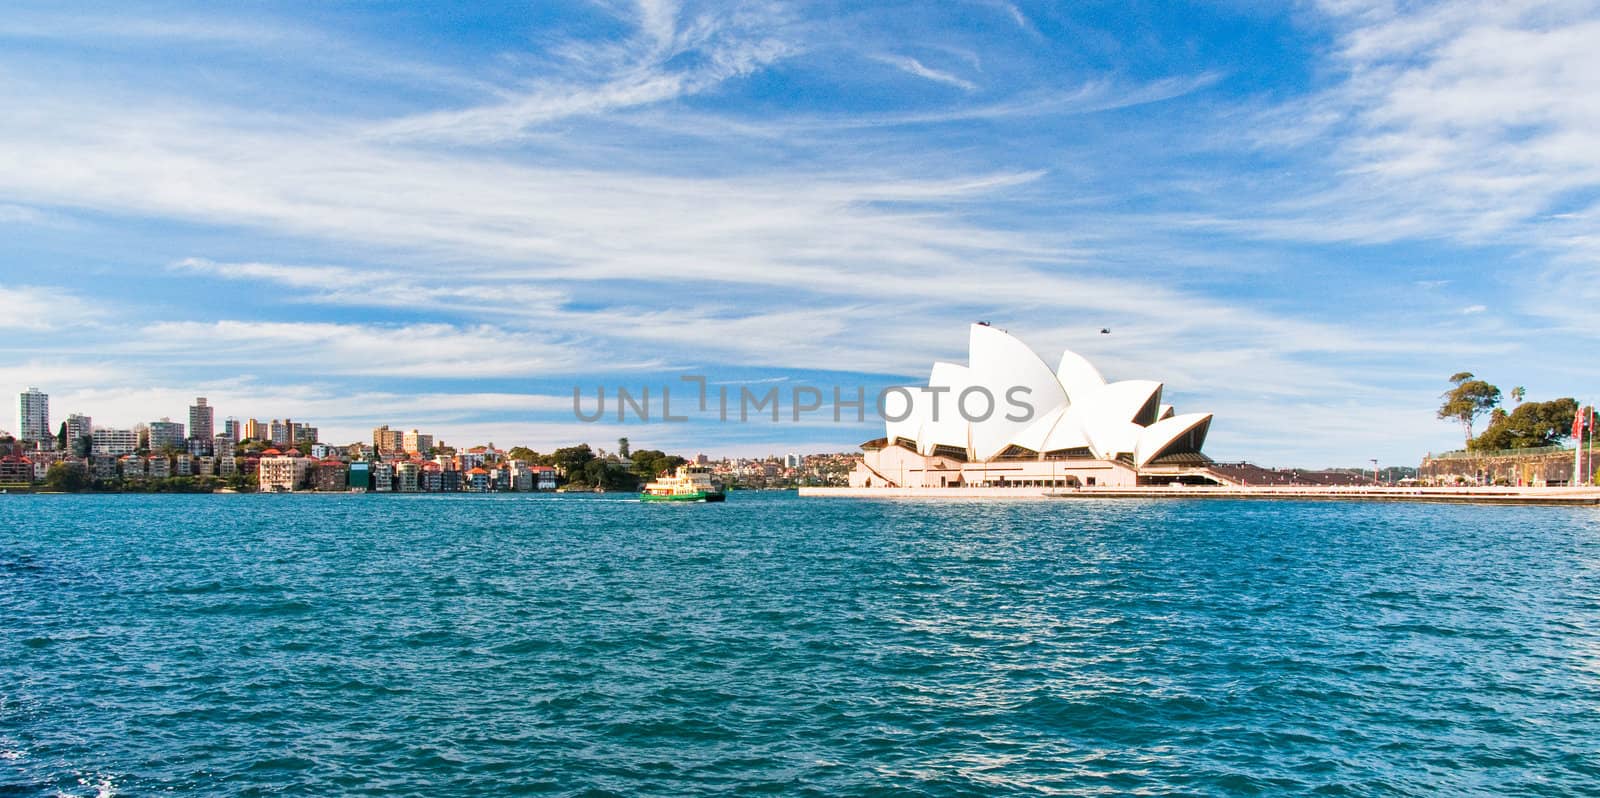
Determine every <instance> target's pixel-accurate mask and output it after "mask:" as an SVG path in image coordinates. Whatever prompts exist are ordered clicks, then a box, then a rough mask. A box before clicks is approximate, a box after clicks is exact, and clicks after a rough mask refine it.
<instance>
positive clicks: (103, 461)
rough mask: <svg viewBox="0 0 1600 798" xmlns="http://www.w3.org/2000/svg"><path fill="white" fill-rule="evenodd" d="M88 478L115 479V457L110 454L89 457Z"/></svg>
mask: <svg viewBox="0 0 1600 798" xmlns="http://www.w3.org/2000/svg"><path fill="white" fill-rule="evenodd" d="M89 476H90V477H91V478H93V479H116V478H117V456H116V455H111V454H91V455H89Z"/></svg>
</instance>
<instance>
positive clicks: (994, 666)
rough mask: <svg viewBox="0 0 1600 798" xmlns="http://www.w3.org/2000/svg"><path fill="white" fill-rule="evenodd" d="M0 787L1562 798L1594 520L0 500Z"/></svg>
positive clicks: (1359, 513) (1437, 509)
mask: <svg viewBox="0 0 1600 798" xmlns="http://www.w3.org/2000/svg"><path fill="white" fill-rule="evenodd" d="M0 629H3V635H0V795H5V796H11V795H57V794H66V795H95V794H101V795H112V794H116V795H144V794H151V793H160V792H174V793H190V794H197V795H318V796H321V795H342V794H385V795H418V796H423V795H426V796H443V795H473V796H477V795H501V794H546V793H548V794H563V795H621V796H634V795H674V796H677V795H702V794H728V793H733V794H761V793H773V794H796V795H803V794H811V795H879V794H885V793H891V794H925V795H967V794H979V793H985V794H1054V793H1065V794H1088V793H1103V794H1118V793H1127V792H1135V791H1142V792H1147V793H1155V794H1163V793H1174V794H1197V793H1198V794H1240V793H1281V792H1287V791H1294V792H1309V791H1316V792H1319V793H1323V794H1333V795H1338V794H1349V795H1371V794H1418V795H1421V794H1437V793H1446V794H1466V793H1481V794H1486V795H1487V794H1496V795H1502V794H1527V795H1556V794H1572V795H1577V794H1595V793H1596V792H1600V754H1597V752H1600V514H1597V513H1596V512H1595V511H1594V510H1593V509H1577V508H1572V509H1557V508H1500V507H1451V506H1432V505H1418V506H1404V505H1361V504H1322V503H1317V504H1295V503H1223V502H1217V503H1202V502H1195V503H1185V502H1148V503H1138V502H1113V501H1108V502H1103V503H1094V502H1071V503H1067V502H1057V503H1051V502H1032V503H970V504H969V503H960V504H921V503H909V502H908V503H895V502H881V503H880V502H853V501H816V500H812V501H806V500H800V499H796V498H794V497H792V496H789V495H770V494H769V495H758V494H747V493H742V494H734V495H733V496H732V497H731V499H730V500H729V501H728V502H727V503H726V504H724V505H703V506H681V505H679V506H673V505H641V504H637V503H633V502H630V501H626V500H622V499H619V498H610V497H556V496H533V497H530V496H521V497H519V496H503V497H496V496H490V497H472V496H456V497H425V496H411V497H403V496H228V495H218V496H33V497H29V496H7V497H0Z"/></svg>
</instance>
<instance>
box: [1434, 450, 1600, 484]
mask: <svg viewBox="0 0 1600 798" xmlns="http://www.w3.org/2000/svg"><path fill="white" fill-rule="evenodd" d="M1589 457H1591V458H1592V459H1591V460H1590V462H1589V464H1588V465H1585V466H1584V476H1585V477H1587V476H1588V475H1589V473H1590V472H1591V471H1592V469H1593V466H1594V464H1596V463H1600V453H1597V454H1594V455H1589ZM1572 460H1573V456H1572V451H1571V450H1570V449H1569V450H1567V451H1559V452H1544V451H1541V452H1530V453H1526V454H1520V453H1516V452H1490V453H1485V454H1483V455H1470V454H1461V453H1451V454H1449V455H1444V456H1439V457H1425V458H1423V459H1422V465H1420V466H1418V467H1417V479H1418V480H1419V481H1420V482H1421V483H1422V484H1424V485H1454V484H1469V485H1532V486H1535V487H1539V486H1557V485H1570V484H1572V482H1571V480H1572V465H1573V462H1572ZM1585 481H1588V480H1587V479H1586V480H1585Z"/></svg>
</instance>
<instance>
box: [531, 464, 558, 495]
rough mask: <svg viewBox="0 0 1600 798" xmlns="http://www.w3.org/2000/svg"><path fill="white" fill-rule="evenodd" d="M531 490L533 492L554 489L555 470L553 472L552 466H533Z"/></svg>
mask: <svg viewBox="0 0 1600 798" xmlns="http://www.w3.org/2000/svg"><path fill="white" fill-rule="evenodd" d="M533 489H534V490H555V489H556V470H555V468H554V467H552V466H534V467H533Z"/></svg>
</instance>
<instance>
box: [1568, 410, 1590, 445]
mask: <svg viewBox="0 0 1600 798" xmlns="http://www.w3.org/2000/svg"><path fill="white" fill-rule="evenodd" d="M1588 415H1589V408H1587V407H1583V408H1579V409H1578V414H1577V415H1575V416H1573V417H1572V437H1573V438H1575V439H1577V440H1583V422H1584V419H1585V418H1587V417H1588Z"/></svg>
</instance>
